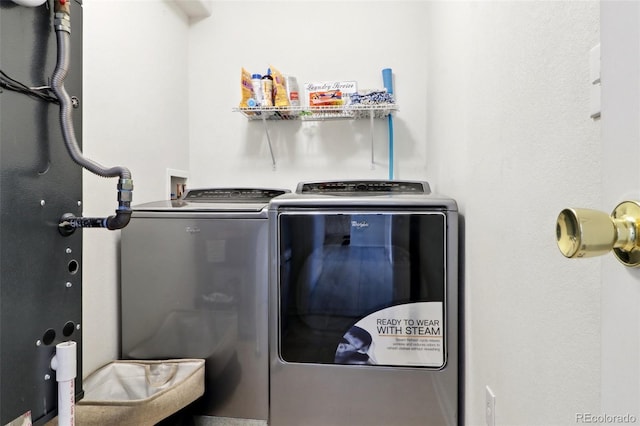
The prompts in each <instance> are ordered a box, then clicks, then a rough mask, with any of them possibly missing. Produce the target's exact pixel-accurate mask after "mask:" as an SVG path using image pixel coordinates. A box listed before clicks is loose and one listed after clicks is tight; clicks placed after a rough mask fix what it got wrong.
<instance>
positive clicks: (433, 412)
mask: <svg viewBox="0 0 640 426" xmlns="http://www.w3.org/2000/svg"><path fill="white" fill-rule="evenodd" d="M269 218H270V229H271V236H272V237H273V238H272V243H271V244H272V247H271V250H272V254H273V257H272V260H271V273H270V323H269V324H270V331H271V334H270V341H271V346H270V360H271V369H270V398H271V402H270V420H269V424H270V425H272V426H282V425H305V426H311V425H319V426H327V425H350V426H355V425H402V426H409V425H421V426H424V425H438V426H440V425H455V424H457V423H458V421H459V420H458V212H457V205H456V202H455V201H454V200H452V199H450V198H446V197H442V196H437V195H434V194H431V193H430V190H429V185H428V184H427V183H426V182H415V181H404V182H403V181H347V182H343V181H340V182H337V181H332V182H310V183H301V184H299V185H298V187H297V189H296V192H295V194H286V195H283V196H281V197H278V198H275V199H273V200H272V201H271V203H270V207H269Z"/></svg>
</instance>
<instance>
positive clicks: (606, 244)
mask: <svg viewBox="0 0 640 426" xmlns="http://www.w3.org/2000/svg"><path fill="white" fill-rule="evenodd" d="M639 231H640V203H639V202H637V201H624V202H622V203H620V204H618V205H617V206H616V208H615V209H614V210H613V212H612V213H611V215H608V214H606V213H604V212H601V211H598V210H590V209H577V208H570V209H564V210H562V211H561V212H560V214H559V215H558V221H557V223H556V238H557V240H558V248H559V249H560V251H561V252H562V254H563V255H564V256H566V257H568V258H583V257H593V256H600V255H603V254H606V253H608V252H609V251H611V250H613V252H614V254H615V255H616V257H617V258H618V260H619V261H620V262H622V263H623V264H624V265H626V266H632V267H635V266H640V237H639V236H638V232H639Z"/></svg>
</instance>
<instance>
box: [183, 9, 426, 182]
mask: <svg viewBox="0 0 640 426" xmlns="http://www.w3.org/2000/svg"><path fill="white" fill-rule="evenodd" d="M426 13H427V4H426V3H425V2H406V1H382V2H368V3H366V4H365V3H363V2H358V1H356V2H353V1H346V2H325V1H304V2H292V1H255V2H251V1H242V2H237V1H220V2H214V5H213V13H212V16H211V17H210V18H207V19H204V20H201V21H199V22H197V23H194V24H193V25H192V31H191V34H190V48H191V54H190V69H189V72H190V74H189V76H190V78H189V84H190V89H191V91H190V105H191V115H190V119H191V122H190V131H191V134H190V136H191V139H190V140H191V144H192V149H191V171H192V175H193V179H192V182H191V184H192V186H219V185H247V186H256V185H264V186H271V187H273V186H276V187H287V188H291V189H293V188H294V187H295V184H296V183H297V182H299V181H301V180H309V179H329V178H333V179H340V178H346V177H354V178H355V177H358V178H367V177H370V178H373V177H377V178H386V177H387V176H388V149H387V144H388V134H387V130H386V129H387V128H386V121H385V120H379V121H378V122H376V123H375V132H374V138H375V142H374V152H375V158H376V163H377V164H376V166H375V168H374V169H373V170H372V167H371V162H370V156H371V153H370V144H371V133H370V132H369V125H370V123H369V121H368V120H362V121H358V122H351V121H341V122H323V123H318V122H305V123H301V122H299V121H292V122H278V123H270V126H269V128H270V134H271V138H272V142H273V148H274V153H275V156H276V160H277V167H276V171H275V172H274V171H273V168H272V164H271V157H270V155H269V150H268V147H267V143H266V135H265V132H264V127H263V124H262V123H261V122H259V121H255V122H247V120H246V118H244V117H243V116H242V115H241V114H240V113H237V112H232V108H233V107H237V106H238V104H239V102H240V98H241V96H240V94H241V93H240V71H241V68H242V67H245V68H246V69H247V70H249V71H250V72H256V73H262V74H264V73H265V72H266V70H267V68H268V67H269V66H270V65H273V66H274V67H275V68H277V69H278V70H279V71H281V72H282V73H284V74H290V75H294V76H296V78H297V80H298V83H299V85H300V86H302V85H303V83H305V82H314V81H336V80H338V81H339V80H356V81H357V82H358V87H359V88H382V87H384V86H383V83H382V69H383V68H392V69H393V72H394V74H395V87H394V91H395V93H396V95H397V98H398V103H399V107H400V111H399V112H398V113H397V114H396V116H395V118H394V127H395V134H394V139H395V146H396V151H395V157H396V160H397V161H396V164H395V172H396V173H395V176H396V177H398V178H403V179H410V178H416V179H424V178H425V177H426V167H425V166H426V156H425V154H426V143H425V141H426V125H425V120H424V118H425V116H426V104H427V98H426V68H427V56H426V27H425V25H424V21H425V19H426Z"/></svg>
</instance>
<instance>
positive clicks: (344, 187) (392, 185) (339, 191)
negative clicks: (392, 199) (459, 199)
mask: <svg viewBox="0 0 640 426" xmlns="http://www.w3.org/2000/svg"><path fill="white" fill-rule="evenodd" d="M390 193H393V194H422V195H426V194H429V193H431V189H430V188H429V184H428V183H427V182H421V181H400V180H353V181H327V182H301V183H299V184H298V187H297V188H296V194H324V195H378V194H379V195H384V194H390Z"/></svg>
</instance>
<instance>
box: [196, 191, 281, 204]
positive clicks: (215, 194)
mask: <svg viewBox="0 0 640 426" xmlns="http://www.w3.org/2000/svg"><path fill="white" fill-rule="evenodd" d="M286 192H287V191H285V190H281V189H263V188H207V189H191V190H189V191H188V192H187V193H186V194H185V195H184V197H183V200H185V201H192V202H207V203H210V202H216V201H224V202H229V201H234V202H243V201H246V202H259V201H269V200H271V199H272V198H274V197H277V196H278V195H282V194H284V193H286Z"/></svg>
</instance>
